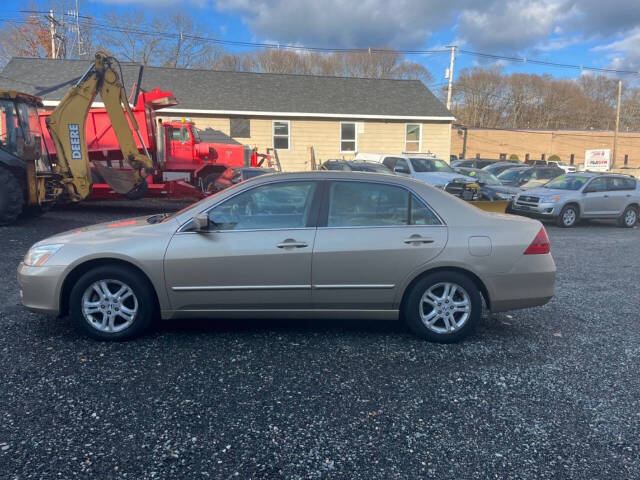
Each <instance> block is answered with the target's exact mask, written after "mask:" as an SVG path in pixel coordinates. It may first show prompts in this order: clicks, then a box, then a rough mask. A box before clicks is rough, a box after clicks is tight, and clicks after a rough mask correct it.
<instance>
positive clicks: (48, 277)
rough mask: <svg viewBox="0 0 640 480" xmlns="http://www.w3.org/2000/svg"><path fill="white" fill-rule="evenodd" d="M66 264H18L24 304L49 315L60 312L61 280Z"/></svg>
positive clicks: (30, 308)
mask: <svg viewBox="0 0 640 480" xmlns="http://www.w3.org/2000/svg"><path fill="white" fill-rule="evenodd" d="M64 269H65V267H64V266H55V265H54V266H42V267H29V266H27V265H25V264H24V263H22V262H21V263H20V265H19V266H18V283H19V284H20V296H21V297H22V304H23V305H24V306H25V307H27V308H28V309H29V310H31V311H34V312H39V313H46V314H49V315H59V314H60V289H59V285H60V281H61V279H62V275H63V273H64Z"/></svg>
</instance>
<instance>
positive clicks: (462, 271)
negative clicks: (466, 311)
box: [399, 266, 491, 311]
mask: <svg viewBox="0 0 640 480" xmlns="http://www.w3.org/2000/svg"><path fill="white" fill-rule="evenodd" d="M439 272H454V273H460V274H462V275H465V276H466V277H468V278H469V279H470V280H471V281H472V282H473V283H474V284H475V285H476V287H478V291H479V292H480V294H481V295H482V298H484V301H485V303H486V304H487V308H488V309H489V310H491V296H490V295H489V290H488V289H487V286H486V285H485V283H484V282H483V281H482V280H481V279H480V277H479V276H478V275H476V274H475V273H473V272H472V271H471V270H469V269H466V268H463V267H456V266H441V267H434V268H430V269H428V270H425V271H423V272H420V273H419V274H417V275H416V276H415V277H414V278H413V279H412V280H411V281H410V282H409V283H408V284H407V286H406V287H405V289H404V291H403V292H402V299H401V300H400V305H399V307H400V311H402V309H403V308H404V305H405V301H406V299H407V296H408V294H409V292H410V291H411V289H412V288H413V286H414V285H415V284H416V283H417V282H419V281H420V280H421V279H423V278H424V277H426V276H427V275H431V274H433V273H439Z"/></svg>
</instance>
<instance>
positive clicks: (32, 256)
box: [24, 244, 62, 267]
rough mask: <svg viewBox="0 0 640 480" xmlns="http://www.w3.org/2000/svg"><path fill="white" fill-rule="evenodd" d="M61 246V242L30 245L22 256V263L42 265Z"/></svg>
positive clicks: (31, 265)
mask: <svg viewBox="0 0 640 480" xmlns="http://www.w3.org/2000/svg"><path fill="white" fill-rule="evenodd" d="M61 248H62V244H54V245H38V246H37V247H31V248H30V249H29V251H28V252H27V254H26V255H25V256H24V264H25V265H28V266H29V267H39V266H40V265H44V264H45V263H46V262H47V260H49V259H50V258H51V256H52V255H53V254H55V253H56V252H57V251H58V250H60V249H61Z"/></svg>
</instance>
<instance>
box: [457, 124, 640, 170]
mask: <svg viewBox="0 0 640 480" xmlns="http://www.w3.org/2000/svg"><path fill="white" fill-rule="evenodd" d="M613 136H614V135H613V132H612V131H606V130H535V129H514V130H506V129H494V128H467V129H466V154H465V157H466V158H473V157H475V156H477V155H479V156H480V157H482V158H500V155H506V156H507V157H509V156H510V155H512V154H516V155H518V158H519V159H520V160H525V158H526V156H527V155H529V158H531V159H540V158H542V155H544V156H545V158H546V159H548V158H549V157H550V156H551V155H558V156H559V157H560V159H561V160H562V161H563V162H567V163H570V162H571V156H572V155H573V161H574V164H575V165H580V164H582V163H584V155H585V150H594V149H610V150H611V151H612V153H613ZM464 145H465V128H463V127H459V126H454V127H453V130H452V135H451V153H452V154H454V155H458V156H460V155H461V153H462V152H463V150H464V148H465V147H464ZM625 157H626V162H627V166H629V167H639V166H640V132H620V133H619V134H618V148H617V154H616V159H617V161H616V166H617V167H623V166H625Z"/></svg>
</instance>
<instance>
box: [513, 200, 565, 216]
mask: <svg viewBox="0 0 640 480" xmlns="http://www.w3.org/2000/svg"><path fill="white" fill-rule="evenodd" d="M511 210H512V211H513V212H514V213H518V214H520V215H526V216H530V217H536V218H555V217H557V216H558V215H560V210H561V206H560V205H558V204H557V203H551V202H544V203H537V204H532V203H529V202H527V203H520V202H518V201H516V199H514V200H513V203H512V204H511Z"/></svg>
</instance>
